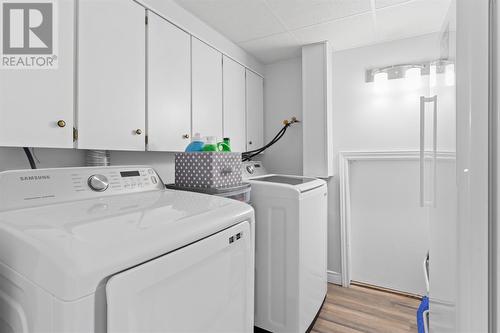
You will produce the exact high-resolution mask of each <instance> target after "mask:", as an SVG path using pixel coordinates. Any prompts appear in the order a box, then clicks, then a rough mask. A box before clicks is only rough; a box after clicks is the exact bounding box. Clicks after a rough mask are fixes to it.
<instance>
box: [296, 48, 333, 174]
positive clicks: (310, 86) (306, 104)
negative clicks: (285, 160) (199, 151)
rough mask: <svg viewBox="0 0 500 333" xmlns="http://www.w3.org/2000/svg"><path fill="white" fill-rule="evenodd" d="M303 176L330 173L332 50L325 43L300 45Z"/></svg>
mask: <svg viewBox="0 0 500 333" xmlns="http://www.w3.org/2000/svg"><path fill="white" fill-rule="evenodd" d="M302 118H303V119H302V134H303V135H302V142H303V146H304V151H303V161H302V162H303V163H302V164H303V169H304V171H303V172H304V176H311V177H321V178H328V177H331V176H333V160H334V158H333V121H332V51H331V49H330V47H329V45H328V42H322V43H316V44H311V45H306V46H304V47H302Z"/></svg>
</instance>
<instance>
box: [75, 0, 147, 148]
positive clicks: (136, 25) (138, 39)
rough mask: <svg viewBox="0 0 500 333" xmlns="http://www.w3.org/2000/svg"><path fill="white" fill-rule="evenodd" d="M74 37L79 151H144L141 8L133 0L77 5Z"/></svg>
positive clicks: (90, 1)
mask: <svg viewBox="0 0 500 333" xmlns="http://www.w3.org/2000/svg"><path fill="white" fill-rule="evenodd" d="M78 38H79V42H78V63H79V65H78V76H79V80H78V130H79V139H78V147H79V148H85V149H110V150H112V149H114V150H144V148H145V122H146V97H145V96H146V88H145V87H146V47H145V45H146V33H145V10H144V8H143V7H141V6H139V5H138V4H137V3H135V2H133V1H131V0H127V1H113V0H84V1H80V2H79V37H78Z"/></svg>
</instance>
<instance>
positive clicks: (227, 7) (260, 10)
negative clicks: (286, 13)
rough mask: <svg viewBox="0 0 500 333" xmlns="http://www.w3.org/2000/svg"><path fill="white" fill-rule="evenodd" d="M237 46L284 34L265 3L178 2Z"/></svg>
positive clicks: (249, 0)
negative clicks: (241, 43)
mask: <svg viewBox="0 0 500 333" xmlns="http://www.w3.org/2000/svg"><path fill="white" fill-rule="evenodd" d="M175 1H176V2H177V3H178V4H179V5H181V6H182V7H183V8H184V9H186V10H187V11H189V12H191V13H192V14H193V15H195V16H197V17H198V18H200V19H201V20H203V21H205V23H207V24H208V25H210V26H212V27H213V28H214V29H216V30H218V31H219V32H220V33H221V34H223V35H225V36H226V37H228V38H229V39H231V40H232V41H234V42H237V43H238V42H243V41H248V40H252V39H257V38H261V37H265V36H269V35H272V34H277V33H281V32H285V28H284V27H283V26H282V24H281V23H280V21H279V20H278V19H276V17H275V16H274V15H273V14H272V12H271V11H270V10H269V8H268V6H267V4H266V3H264V1H263V0H175Z"/></svg>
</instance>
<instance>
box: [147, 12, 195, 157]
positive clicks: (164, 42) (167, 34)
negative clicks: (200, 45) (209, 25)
mask: <svg viewBox="0 0 500 333" xmlns="http://www.w3.org/2000/svg"><path fill="white" fill-rule="evenodd" d="M190 38H191V37H190V35H189V34H187V33H185V32H184V31H182V30H180V29H179V28H177V27H175V26H174V25H172V24H170V23H169V22H167V21H166V20H164V19H163V18H161V17H160V16H158V15H156V14H154V13H152V12H149V13H148V117H147V122H148V150H151V151H184V148H185V147H186V146H187V145H188V144H189V142H190V140H189V138H190V135H191V39H190Z"/></svg>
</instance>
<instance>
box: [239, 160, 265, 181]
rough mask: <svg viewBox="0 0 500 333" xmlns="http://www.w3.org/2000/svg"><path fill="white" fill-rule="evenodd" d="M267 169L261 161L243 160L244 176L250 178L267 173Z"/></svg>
mask: <svg viewBox="0 0 500 333" xmlns="http://www.w3.org/2000/svg"><path fill="white" fill-rule="evenodd" d="M267 173H268V172H267V171H266V169H265V168H264V167H263V166H262V162H260V161H250V162H243V178H244V179H249V178H253V177H257V176H263V175H267Z"/></svg>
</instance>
